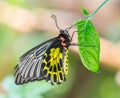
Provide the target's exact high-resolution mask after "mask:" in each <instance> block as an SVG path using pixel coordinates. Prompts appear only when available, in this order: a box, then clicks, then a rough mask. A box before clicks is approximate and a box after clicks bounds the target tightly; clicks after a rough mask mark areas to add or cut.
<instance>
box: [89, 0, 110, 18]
mask: <svg viewBox="0 0 120 98" xmlns="http://www.w3.org/2000/svg"><path fill="white" fill-rule="evenodd" d="M108 1H109V0H104V2H103V3H102V4H101V5H100V6H99V7H98V8H97V9H96V10H95V11H94V12H93V13H92V14H90V15H89V16H88V20H91V19H92V17H93V16H94V15H95V14H96V13H97V12H98V11H99V10H100V8H101V7H102V6H103V5H104V4H105V3H107V2H108Z"/></svg>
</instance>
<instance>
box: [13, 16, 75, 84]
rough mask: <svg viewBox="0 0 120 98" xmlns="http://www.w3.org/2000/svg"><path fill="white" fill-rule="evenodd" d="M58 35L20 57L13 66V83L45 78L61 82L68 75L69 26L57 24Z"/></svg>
mask: <svg viewBox="0 0 120 98" xmlns="http://www.w3.org/2000/svg"><path fill="white" fill-rule="evenodd" d="M52 18H54V20H55V23H56V26H57V28H58V29H59V35H58V36H57V37H55V38H52V39H50V40H48V41H46V42H43V43H42V44H40V45H38V46H36V47H34V48H33V49H31V50H29V51H28V52H26V53H25V54H24V55H23V56H21V57H20V59H19V62H18V64H17V65H16V67H15V68H14V75H15V83H16V84H17V85H20V84H24V83H28V82H32V81H35V80H38V81H40V80H46V81H47V82H50V83H51V84H61V83H62V82H64V81H65V80H66V75H68V52H69V51H68V47H69V46H70V45H72V43H71V42H72V38H73V35H74V33H73V34H72V36H70V35H69V33H68V31H69V29H71V28H72V26H71V27H69V28H67V29H65V30H62V29H60V28H59V27H58V25H57V20H56V17H55V15H53V16H52Z"/></svg>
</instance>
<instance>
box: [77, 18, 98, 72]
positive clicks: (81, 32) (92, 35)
mask: <svg viewBox="0 0 120 98" xmlns="http://www.w3.org/2000/svg"><path fill="white" fill-rule="evenodd" d="M76 25H77V29H78V44H79V53H80V57H81V60H82V63H83V64H84V66H85V67H86V68H87V69H88V70H90V71H92V72H98V71H99V57H100V40H99V35H98V33H97V31H96V29H95V27H94V26H93V24H92V22H91V21H90V20H81V21H78V22H77V24H76Z"/></svg>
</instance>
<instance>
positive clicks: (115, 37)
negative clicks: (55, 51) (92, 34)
mask: <svg viewBox="0 0 120 98" xmlns="http://www.w3.org/2000/svg"><path fill="white" fill-rule="evenodd" d="M102 2H103V0H0V98H119V97H120V71H119V70H120V1H119V0H109V2H108V3H107V4H105V5H104V6H103V7H102V8H101V10H100V11H99V12H98V13H97V14H96V15H95V16H94V17H93V19H92V21H93V23H94V25H95V27H96V28H97V31H98V33H99V35H100V37H101V56H100V73H97V74H96V73H92V72H89V71H88V70H87V69H85V68H84V67H83V64H82V63H81V60H80V57H79V53H78V49H77V47H70V52H69V75H68V76H67V81H65V82H64V83H62V84H61V85H54V86H52V85H51V84H50V83H46V82H45V81H38V82H37V81H36V82H33V83H28V84H26V85H22V86H16V85H15V84H14V76H13V69H14V67H15V66H16V64H17V62H18V58H19V57H20V56H21V55H22V54H24V53H25V52H26V51H27V50H29V49H31V48H32V47H34V46H36V45H38V44H40V43H42V42H44V41H46V40H48V39H50V38H53V37H55V36H57V35H58V33H59V31H58V29H57V28H56V26H55V23H54V21H53V19H51V18H50V17H51V15H53V14H54V15H56V16H57V19H58V24H59V26H60V28H63V29H65V28H67V27H69V26H70V25H71V24H72V23H73V22H74V21H76V20H78V19H80V18H82V17H84V16H83V14H82V13H81V10H80V7H81V6H83V7H85V8H86V9H88V10H89V12H90V13H92V12H93V11H94V10H95V9H96V8H97V7H98V6H99V5H100V4H101V3H102ZM76 41H77V37H76V35H75V36H74V39H73V42H76Z"/></svg>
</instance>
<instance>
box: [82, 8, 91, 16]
mask: <svg viewBox="0 0 120 98" xmlns="http://www.w3.org/2000/svg"><path fill="white" fill-rule="evenodd" d="M81 11H82V13H83V14H84V15H89V14H90V13H89V12H88V11H87V9H85V8H83V7H81Z"/></svg>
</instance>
